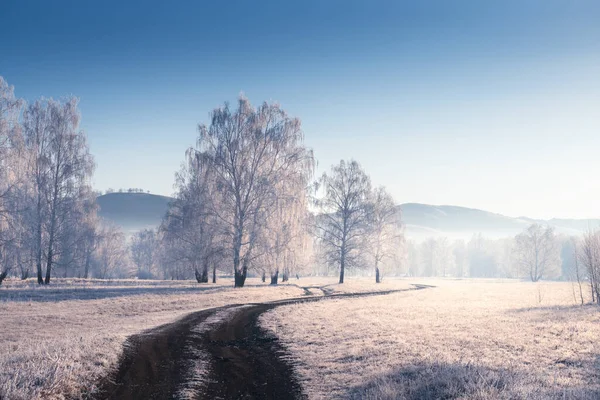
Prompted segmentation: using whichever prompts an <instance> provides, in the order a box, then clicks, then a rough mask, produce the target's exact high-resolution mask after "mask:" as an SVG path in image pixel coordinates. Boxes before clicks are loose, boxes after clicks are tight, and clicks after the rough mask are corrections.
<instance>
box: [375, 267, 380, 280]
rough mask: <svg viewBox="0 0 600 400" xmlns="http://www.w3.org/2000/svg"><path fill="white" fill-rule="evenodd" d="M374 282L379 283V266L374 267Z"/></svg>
mask: <svg viewBox="0 0 600 400" xmlns="http://www.w3.org/2000/svg"><path fill="white" fill-rule="evenodd" d="M375 283H381V279H380V278H379V267H375Z"/></svg>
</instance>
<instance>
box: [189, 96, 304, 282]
mask: <svg viewBox="0 0 600 400" xmlns="http://www.w3.org/2000/svg"><path fill="white" fill-rule="evenodd" d="M195 151H196V152H197V153H198V156H199V157H201V158H202V160H203V163H205V164H206V166H207V168H209V169H210V171H211V182H212V183H213V186H212V187H213V189H214V190H213V191H211V194H210V196H209V200H210V201H209V203H208V205H209V207H210V212H211V214H212V215H214V217H215V218H216V219H218V221H219V224H220V225H221V226H222V227H223V231H222V233H223V235H225V237H226V241H225V243H226V253H228V254H230V255H231V261H232V267H233V272H234V277H235V286H236V287H240V286H244V283H245V280H246V276H247V273H248V269H249V268H250V267H251V266H252V265H253V263H254V261H255V259H257V258H258V257H260V255H261V254H259V253H257V250H258V246H257V245H258V243H259V239H260V238H261V237H264V236H265V235H264V231H265V229H266V228H267V227H266V225H267V224H266V223H265V219H267V218H270V217H271V216H272V215H273V214H275V213H276V211H277V208H278V204H280V201H281V200H282V196H281V195H282V193H281V191H280V189H281V183H282V182H283V181H285V180H286V179H290V178H291V177H293V176H295V175H296V174H297V173H298V171H299V170H302V171H301V172H302V173H304V171H305V170H308V169H310V168H312V166H313V164H314V161H313V156H312V152H311V151H309V150H308V149H307V148H306V147H304V145H303V134H302V130H301V127H300V120H298V119H296V118H290V117H289V116H288V115H287V114H286V113H285V111H283V110H282V109H281V108H280V107H279V106H278V105H277V104H268V103H263V104H262V105H261V106H259V107H258V108H254V107H253V106H252V105H251V104H250V102H249V101H248V100H247V99H246V98H245V97H240V98H239V100H238V102H237V108H236V109H234V110H232V109H231V108H230V107H229V104H227V103H226V104H225V105H224V106H223V107H221V108H218V109H215V110H214V111H213V112H212V114H211V124H210V126H205V125H200V126H199V139H198V146H197V149H195Z"/></svg>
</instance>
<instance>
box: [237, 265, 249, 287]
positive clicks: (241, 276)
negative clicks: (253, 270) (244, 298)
mask: <svg viewBox="0 0 600 400" xmlns="http://www.w3.org/2000/svg"><path fill="white" fill-rule="evenodd" d="M246 272H247V270H246V269H245V268H243V269H242V271H238V270H236V271H235V276H234V279H235V283H234V287H244V283H245V282H246Z"/></svg>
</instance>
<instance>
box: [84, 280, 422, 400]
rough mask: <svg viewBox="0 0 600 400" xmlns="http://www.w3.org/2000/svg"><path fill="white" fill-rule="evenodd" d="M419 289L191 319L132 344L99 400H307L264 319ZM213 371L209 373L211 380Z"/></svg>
mask: <svg viewBox="0 0 600 400" xmlns="http://www.w3.org/2000/svg"><path fill="white" fill-rule="evenodd" d="M413 286H414V288H411V289H402V290H390V291H384V292H369V293H360V294H331V292H330V291H329V290H328V289H327V288H325V287H307V288H303V289H304V290H305V293H307V294H313V291H316V290H321V291H322V292H323V294H324V295H323V296H310V297H309V296H307V297H303V298H296V299H287V300H279V301H273V302H268V303H259V304H254V303H253V304H243V305H242V304H238V305H229V306H226V307H220V308H213V309H209V310H203V311H199V312H195V313H192V314H190V315H188V316H186V317H184V318H182V319H180V320H178V321H176V322H173V323H171V324H167V325H163V326H160V327H157V328H154V329H152V330H149V331H146V332H143V333H141V334H138V335H134V336H131V337H130V338H129V339H128V340H127V343H126V344H125V348H124V352H123V356H122V357H121V360H120V363H119V366H118V368H117V370H116V371H115V372H114V373H113V374H112V375H111V376H108V377H106V378H104V379H103V380H102V382H101V384H100V392H99V393H98V394H97V395H95V398H96V399H178V398H186V399H304V398H306V396H305V395H304V394H303V393H302V389H301V387H300V384H299V383H298V381H297V380H296V378H295V377H294V374H293V368H292V365H290V363H289V362H288V361H287V360H286V357H285V355H286V351H285V349H284V348H283V347H282V346H281V344H280V343H279V341H278V340H277V338H276V337H274V336H272V335H271V334H269V333H268V332H267V331H265V330H264V329H262V328H261V327H260V326H259V324H258V317H259V316H260V314H262V313H263V312H265V311H268V310H271V309H273V308H275V307H277V306H280V305H286V304H295V303H302V302H312V301H322V300H326V299H332V298H340V297H364V296H379V295H385V294H390V293H396V292H404V291H409V290H419V289H425V288H427V287H429V286H426V285H413ZM206 371H208V372H206Z"/></svg>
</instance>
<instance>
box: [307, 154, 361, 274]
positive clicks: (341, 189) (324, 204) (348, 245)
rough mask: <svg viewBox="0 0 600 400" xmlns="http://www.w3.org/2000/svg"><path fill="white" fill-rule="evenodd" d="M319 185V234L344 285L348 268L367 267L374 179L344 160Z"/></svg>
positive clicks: (322, 178)
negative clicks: (367, 246)
mask: <svg viewBox="0 0 600 400" xmlns="http://www.w3.org/2000/svg"><path fill="white" fill-rule="evenodd" d="M319 185H320V187H321V188H322V190H323V197H322V198H320V199H318V200H317V204H318V205H319V206H320V209H321V214H320V215H319V216H318V218H317V221H316V222H317V235H318V236H319V238H320V240H321V241H322V243H323V245H324V249H325V255H326V257H327V260H328V261H329V262H330V263H332V264H335V265H337V266H338V267H339V272H340V279H339V283H344V274H345V272H346V268H350V267H360V266H364V265H365V261H364V258H363V257H364V253H365V250H366V249H365V245H368V243H367V240H366V239H367V235H368V233H369V215H370V203H369V201H370V195H371V179H370V178H369V176H368V175H367V174H366V173H365V171H364V170H363V169H362V168H361V166H360V164H359V163H358V162H356V161H354V160H351V161H344V160H342V161H340V163H339V164H338V165H334V166H333V167H332V168H331V172H329V173H324V174H323V176H322V177H321V178H320V180H319Z"/></svg>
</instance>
